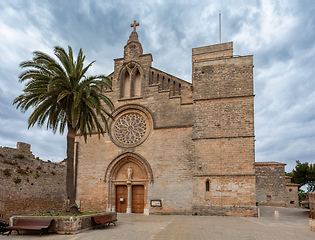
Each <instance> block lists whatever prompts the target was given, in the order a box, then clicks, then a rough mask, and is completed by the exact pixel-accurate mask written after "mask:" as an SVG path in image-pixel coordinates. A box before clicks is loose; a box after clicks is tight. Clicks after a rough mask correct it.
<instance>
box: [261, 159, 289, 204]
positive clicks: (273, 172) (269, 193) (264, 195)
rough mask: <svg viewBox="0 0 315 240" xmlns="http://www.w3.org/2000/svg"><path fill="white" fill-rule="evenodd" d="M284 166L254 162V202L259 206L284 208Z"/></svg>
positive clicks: (276, 163)
mask: <svg viewBox="0 0 315 240" xmlns="http://www.w3.org/2000/svg"><path fill="white" fill-rule="evenodd" d="M285 165H286V164H284V163H278V162H256V163H255V172H256V201H257V202H259V205H261V206H285V196H286V194H285V171H284V167H285Z"/></svg>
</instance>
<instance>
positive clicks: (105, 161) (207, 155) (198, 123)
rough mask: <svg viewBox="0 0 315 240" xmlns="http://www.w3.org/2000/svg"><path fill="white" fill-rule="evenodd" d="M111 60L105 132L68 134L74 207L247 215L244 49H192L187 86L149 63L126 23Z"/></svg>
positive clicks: (251, 187)
mask: <svg viewBox="0 0 315 240" xmlns="http://www.w3.org/2000/svg"><path fill="white" fill-rule="evenodd" d="M114 62H115V66H114V72H113V73H111V74H110V75H109V77H110V78H111V79H112V82H113V88H112V91H109V90H106V89H104V91H105V92H106V94H107V95H108V97H109V98H110V99H112V101H113V102H114V104H115V107H116V110H115V111H114V113H113V115H114V116H115V120H114V121H110V132H109V133H108V134H107V135H106V136H104V137H102V138H101V139H100V140H99V139H98V136H97V135H93V136H92V137H91V138H89V139H88V141H87V143H85V142H84V140H83V138H82V137H80V136H78V137H77V138H76V141H77V142H78V151H77V153H78V155H77V156H76V159H77V179H76V182H77V189H76V194H77V199H78V200H81V207H82V210H84V211H104V210H108V211H118V212H127V213H128V212H139V213H145V214H154V213H156V214H157V213H159V214H174V213H176V214H193V213H197V214H214V215H239V216H255V215H256V214H257V209H256V206H255V202H256V201H255V170H254V161H255V151H254V150H255V146H254V106H253V99H254V96H253V58H252V56H244V57H234V56H233V44H232V43H224V44H218V45H213V46H206V47H201V48H194V49H193V50H192V65H193V66H192V67H193V76H192V83H189V82H186V81H184V80H182V79H179V78H177V77H174V76H172V75H170V74H168V73H165V72H163V71H161V70H158V69H156V68H154V67H152V62H153V57H152V55H151V54H143V49H142V46H141V43H140V42H139V40H138V34H137V32H136V31H135V29H134V31H133V32H132V33H131V35H130V37H129V40H128V42H127V45H126V46H125V47H124V57H123V58H119V59H115V60H114ZM128 168H131V169H132V170H133V173H132V178H131V179H128V175H127V169H128Z"/></svg>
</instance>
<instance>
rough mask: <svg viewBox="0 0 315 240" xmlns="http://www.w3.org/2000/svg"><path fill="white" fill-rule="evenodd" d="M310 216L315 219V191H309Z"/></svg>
mask: <svg viewBox="0 0 315 240" xmlns="http://www.w3.org/2000/svg"><path fill="white" fill-rule="evenodd" d="M308 199H309V206H310V217H311V218H313V219H315V192H311V193H308Z"/></svg>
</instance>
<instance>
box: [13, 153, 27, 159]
mask: <svg viewBox="0 0 315 240" xmlns="http://www.w3.org/2000/svg"><path fill="white" fill-rule="evenodd" d="M14 157H16V158H19V159H23V158H25V156H24V154H22V153H16V154H14Z"/></svg>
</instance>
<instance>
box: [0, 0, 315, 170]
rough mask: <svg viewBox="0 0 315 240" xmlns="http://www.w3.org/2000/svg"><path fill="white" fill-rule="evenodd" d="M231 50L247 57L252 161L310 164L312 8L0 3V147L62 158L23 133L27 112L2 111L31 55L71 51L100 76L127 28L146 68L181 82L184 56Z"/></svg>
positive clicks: (293, 2) (292, 4)
mask: <svg viewBox="0 0 315 240" xmlns="http://www.w3.org/2000/svg"><path fill="white" fill-rule="evenodd" d="M219 12H221V14H222V42H231V41H233V42H234V54H235V55H254V65H255V68H254V85H255V95H256V97H255V134H256V161H259V162H261V161H279V162H283V163H287V167H286V171H291V170H292V169H293V167H294V166H295V161H296V160H300V161H302V162H306V161H307V162H314V161H315V141H314V138H315V70H314V69H315V17H314V16H315V15H314V12H315V1H314V0H289V1H288V0H237V1H236V0H235V1H232V0H207V1H205V0H189V1H188V0H187V1H186V0H184V1H180V0H176V1H168V0H165V1H163V0H157V1H153V0H150V1H141V0H137V1H133V0H128V1H127V0H126V1H119V0H113V1H109V0H107V1H105V0H104V1H101V0H94V1H93V0H82V1H79V0H67V1H63V0H40V1H39V0H32V1H31V0H20V1H14V0H10V1H6V0H0V16H1V21H0V145H2V146H7V147H15V146H16V142H18V141H22V142H27V143H30V144H31V145H32V151H33V153H34V154H35V155H36V156H39V157H40V158H41V159H44V160H52V161H60V160H63V159H64V158H65V157H66V148H65V146H66V135H65V134H64V135H60V134H59V133H56V134H53V133H52V131H51V130H46V128H45V127H42V128H38V127H36V126H35V127H33V128H31V129H27V119H28V117H29V115H30V113H31V112H26V113H25V114H22V113H21V112H20V111H19V110H17V109H16V108H15V106H13V105H12V101H13V99H14V98H15V97H17V96H18V95H19V94H21V92H22V89H23V87H24V85H23V84H21V83H19V82H18V76H19V74H20V73H21V69H20V68H19V63H20V62H21V61H24V60H30V59H31V58H32V52H33V51H35V50H39V51H43V52H46V53H48V54H50V55H53V47H54V46H57V45H59V46H62V47H64V48H67V46H69V45H71V46H72V48H73V50H74V51H75V54H77V52H78V50H79V49H80V48H82V49H83V52H84V54H85V55H86V60H87V61H86V63H88V62H91V61H93V60H96V63H95V64H94V65H93V67H92V68H91V69H90V74H101V73H102V74H110V73H111V72H112V71H113V65H114V62H113V59H115V58H120V57H123V48H124V45H125V44H126V42H127V40H128V37H129V34H130V33H131V31H132V29H131V28H130V23H132V22H133V20H137V21H139V22H140V27H138V28H137V32H138V34H139V40H140V42H141V43H142V46H143V50H144V53H152V55H153V59H154V61H153V66H154V67H155V68H158V69H160V70H162V71H165V72H168V73H171V74H173V75H175V76H177V77H180V78H182V79H184V80H187V81H189V82H190V81H191V49H192V48H195V47H200V46H205V45H211V44H217V43H219V39H220V38H219V27H218V26H219V24H218V15H219Z"/></svg>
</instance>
